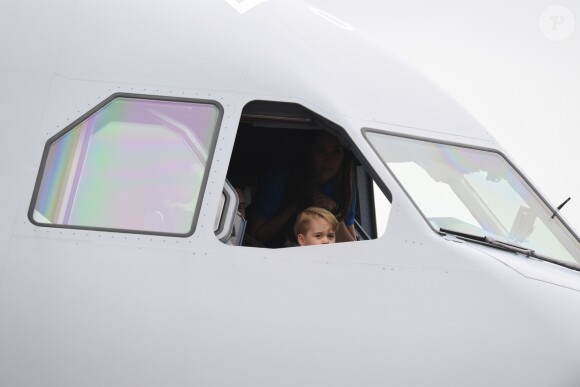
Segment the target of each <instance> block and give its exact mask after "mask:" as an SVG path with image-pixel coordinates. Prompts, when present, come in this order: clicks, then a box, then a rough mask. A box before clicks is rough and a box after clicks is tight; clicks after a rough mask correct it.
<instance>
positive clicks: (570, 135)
mask: <svg viewBox="0 0 580 387" xmlns="http://www.w3.org/2000/svg"><path fill="white" fill-rule="evenodd" d="M308 2H309V3H310V4H311V5H312V6H313V7H316V8H319V9H321V10H323V11H325V12H327V13H329V14H331V15H333V16H334V17H336V18H339V19H341V20H342V21H345V22H347V23H348V24H350V25H351V26H352V27H354V28H357V29H359V30H362V31H363V32H365V33H367V34H368V35H370V36H371V37H372V38H373V39H375V40H377V41H378V42H379V43H380V44H381V45H382V46H383V47H385V48H386V49H387V50H389V51H390V52H391V53H393V54H395V55H398V56H399V57H401V58H403V59H404V60H406V61H407V62H408V63H410V64H411V65H412V66H413V67H415V68H416V69H417V70H419V71H420V72H422V73H423V74H425V75H426V76H427V77H429V78H430V79H431V80H433V81H434V82H435V83H437V84H439V85H440V87H441V88H442V89H443V90H445V91H446V92H447V93H448V94H450V95H451V96H452V97H454V98H455V99H456V100H457V101H458V102H459V103H460V104H461V105H463V106H464V107H465V109H467V110H468V111H469V112H470V113H471V114H472V115H473V116H474V117H475V118H476V119H477V120H478V121H479V122H481V123H482V125H483V126H484V127H485V128H486V129H487V130H488V131H489V132H490V133H491V134H492V135H493V136H494V137H495V138H496V139H497V140H498V141H499V143H500V144H501V145H502V146H503V147H504V148H505V149H506V150H507V152H508V154H509V155H510V156H511V158H512V161H515V164H516V165H517V166H518V167H520V168H521V169H522V170H523V171H524V173H525V174H526V176H527V177H528V178H529V179H530V180H531V181H532V182H533V183H534V184H535V186H536V188H538V189H539V191H540V192H541V193H542V194H543V195H544V196H545V197H546V198H547V199H548V200H549V201H550V202H551V203H552V204H553V205H554V206H558V205H559V204H561V203H562V202H563V201H564V200H566V199H567V198H568V197H572V199H571V200H570V202H569V203H568V204H566V206H565V207H564V208H563V209H562V211H561V213H562V215H563V216H564V218H565V219H566V220H568V222H569V224H570V225H571V226H572V227H573V228H574V229H575V230H576V232H577V233H578V231H580V173H579V172H578V168H579V167H580V149H578V145H580V0H564V1H559V2H558V3H553V2H549V1H542V0H525V1H524V0H518V1H514V0H508V1H498V0H491V1H487V2H480V1H474V0H468V1H465V0H439V1H436V2H434V1H412V0H385V1H378V0H376V1H372V0H357V1H354V0H308Z"/></svg>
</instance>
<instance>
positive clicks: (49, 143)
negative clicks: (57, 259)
mask: <svg viewBox="0 0 580 387" xmlns="http://www.w3.org/2000/svg"><path fill="white" fill-rule="evenodd" d="M117 98H128V99H133V100H147V101H160V102H180V103H195V104H207V105H212V106H214V107H215V108H216V109H217V118H216V121H215V127H214V128H213V133H212V137H211V140H210V142H209V144H210V145H209V148H208V152H207V153H208V157H207V163H206V164H205V166H204V174H203V177H202V180H201V186H200V189H199V196H198V201H197V203H196V205H195V211H194V214H193V218H192V224H191V227H190V229H189V230H188V232H186V233H171V232H160V231H147V230H134V229H123V228H113V227H94V226H80V225H68V224H56V223H40V222H38V221H36V220H35V219H34V211H35V207H36V203H37V200H38V195H39V192H40V187H41V184H42V180H43V177H44V173H45V169H46V166H47V160H48V155H49V151H50V147H51V146H52V145H53V144H54V143H55V142H56V141H57V140H59V139H60V138H62V137H63V136H65V135H66V134H67V133H69V132H70V131H71V130H73V129H74V128H76V127H77V126H78V125H80V124H81V123H83V122H84V121H85V120H87V119H88V118H90V117H91V116H93V115H94V114H96V113H97V112H99V111H100V110H102V109H103V108H104V107H106V106H107V105H108V104H109V103H111V102H112V101H114V100H115V99H117ZM223 117H224V108H223V106H222V105H221V104H220V103H219V102H218V101H215V100H210V99H198V98H186V97H172V96H158V95H150V94H136V93H125V92H118V93H113V94H111V95H110V96H109V97H107V98H105V99H104V100H103V101H101V102H100V103H98V104H97V105H95V106H94V107H92V108H91V109H90V110H88V111H87V112H86V113H84V114H83V115H81V116H80V117H79V118H77V119H75V120H74V121H73V122H71V123H70V124H68V125H67V126H66V127H65V128H63V129H62V130H60V131H59V132H58V133H56V134H55V135H53V136H51V137H50V138H49V139H48V140H46V142H45V144H44V149H43V152H42V158H41V162H40V166H39V169H38V173H37V175H36V180H35V184H34V189H33V192H32V198H31V200H30V206H29V209H28V220H29V221H30V222H31V223H32V224H34V225H35V226H38V227H49V228H56V229H71V230H87V231H99V232H100V231H105V232H115V233H124V234H140V235H156V236H169V237H180V238H187V237H190V236H192V235H193V234H195V231H196V229H197V225H198V220H199V213H200V210H201V204H202V202H203V199H204V196H205V191H206V188H207V182H208V179H209V174H210V171H211V167H212V162H213V158H214V153H215V150H216V144H217V140H218V138H219V132H220V129H221V124H222V120H223Z"/></svg>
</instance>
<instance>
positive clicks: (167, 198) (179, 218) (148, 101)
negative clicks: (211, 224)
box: [29, 94, 222, 236]
mask: <svg viewBox="0 0 580 387" xmlns="http://www.w3.org/2000/svg"><path fill="white" fill-rule="evenodd" d="M221 116H222V112H221V107H220V106H219V105H218V104H215V103H212V102H208V101H193V100H185V99H163V98H158V97H143V96H136V95H121V94H117V95H113V96H111V97H110V98H108V99H107V100H106V101H104V102H103V103H102V104H100V105H99V106H97V107H96V108H94V109H93V110H92V111H90V112H89V113H87V114H86V115H85V116H83V117H81V118H80V119H79V120H77V121H76V122H74V123H73V124H71V125H70V126H69V127H67V128H66V129H64V130H63V131H61V132H60V133H59V134H57V135H56V136H54V137H52V138H51V139H49V140H48V142H47V144H46V147H45V151H44V155H43V161H42V165H41V168H40V173H39V176H38V179H37V183H36V187H35V193H34V197H33V199H32V204H31V209H30V213H29V217H30V219H31V221H32V222H33V223H35V224H37V225H42V226H54V227H69V228H83V229H94V230H111V231H113V230H114V231H117V230H123V231H128V232H139V233H151V234H160V235H179V236H186V235H190V234H191V233H193V229H194V226H195V219H196V217H197V213H198V210H199V205H200V196H201V194H202V188H203V187H204V184H205V181H206V178H207V172H208V169H209V168H208V167H209V163H210V160H211V155H212V152H213V148H214V144H215V141H216V135H217V129H218V127H219V121H220V119H221Z"/></svg>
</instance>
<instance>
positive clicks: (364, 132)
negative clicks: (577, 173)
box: [362, 128, 580, 242]
mask: <svg viewBox="0 0 580 387" xmlns="http://www.w3.org/2000/svg"><path fill="white" fill-rule="evenodd" d="M369 132H370V133H377V134H382V135H387V136H393V137H400V138H406V139H410V140H418V141H425V142H430V143H435V144H442V145H450V146H456V147H460V148H466V149H474V150H478V151H484V152H492V153H496V154H498V155H499V156H501V157H502V158H503V159H504V160H505V162H506V163H507V164H508V165H509V166H510V167H511V168H513V170H514V171H515V172H516V173H517V174H518V175H519V176H520V177H521V179H522V180H523V181H524V182H525V183H526V184H527V185H528V188H530V189H531V191H532V192H533V193H534V194H535V195H537V197H538V198H539V199H540V200H541V201H542V202H543V203H544V204H545V205H546V207H547V208H549V209H550V210H551V211H552V212H553V214H554V215H555V217H557V218H558V220H559V221H560V223H561V224H562V225H563V226H564V227H565V228H566V230H568V232H570V234H571V235H572V236H574V237H575V238H576V240H577V241H579V242H580V238H579V237H578V235H576V233H575V232H574V231H573V230H572V229H571V228H570V227H569V226H568V224H567V223H566V222H565V221H564V220H563V219H562V217H561V216H560V214H559V211H558V210H557V209H555V208H554V207H553V206H552V205H551V204H550V203H549V201H548V200H546V198H545V197H544V196H543V195H542V194H541V193H540V192H539V191H538V190H537V189H536V187H535V186H534V185H533V184H532V183H531V182H530V180H529V179H528V178H527V177H526V175H525V174H524V173H523V172H522V171H521V170H520V169H519V168H518V167H517V166H516V165H514V164H513V163H512V161H511V160H510V158H509V157H508V156H507V155H506V154H505V153H503V152H502V151H501V150H499V149H495V148H488V147H483V146H477V145H469V144H465V143H460V142H454V141H445V140H441V139H435V138H429V137H423V136H416V135H409V134H402V133H398V132H393V131H387V130H378V129H373V128H363V129H362V135H363V137H364V138H365V140H366V141H367V143H368V144H369V146H370V147H371V148H372V150H373V151H374V152H375V154H376V155H377V157H379V158H380V159H381V162H382V163H383V165H384V166H385V168H386V169H387V171H389V173H390V174H391V176H392V177H393V179H394V180H395V182H396V183H397V184H398V185H399V188H401V190H402V191H403V192H404V194H405V195H406V196H407V198H408V199H409V201H410V202H411V203H412V204H413V206H414V207H415V209H416V210H417V211H418V212H419V214H420V215H421V217H422V218H423V220H425V222H426V223H427V225H428V226H429V227H430V228H431V230H433V231H434V232H435V233H437V234H438V235H446V234H445V233H444V232H441V231H439V230H437V229H435V227H433V225H432V224H431V222H429V220H428V219H427V217H426V216H425V214H424V213H423V211H421V209H420V208H419V206H418V205H417V203H416V202H415V200H414V199H413V197H412V196H411V195H410V194H409V192H407V189H406V188H405V187H404V185H403V184H402V183H401V182H400V181H399V179H398V178H397V175H396V174H395V173H394V172H393V171H392V170H391V168H389V166H388V165H387V164H386V163H385V162H384V161H383V160H382V158H381V156H380V153H379V152H377V149H376V147H375V146H374V145H373V143H372V142H371V141H370V140H369V138H368V137H367V133H369Z"/></svg>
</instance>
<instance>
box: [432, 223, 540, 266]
mask: <svg viewBox="0 0 580 387" xmlns="http://www.w3.org/2000/svg"><path fill="white" fill-rule="evenodd" d="M439 231H441V232H443V233H445V234H453V235H455V236H457V237H458V238H459V239H461V240H468V241H470V242H480V243H483V244H486V245H490V246H493V247H497V248H500V249H502V250H506V251H511V252H513V253H521V254H524V255H527V256H528V257H536V258H541V259H543V258H544V257H543V256H541V255H540V254H537V253H536V252H535V251H534V250H531V249H526V248H524V247H521V246H518V245H512V244H511V243H505V242H500V241H497V240H495V239H493V238H491V237H488V236H479V235H474V234H468V233H464V232H459V231H454V230H448V229H445V228H440V229H439Z"/></svg>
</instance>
